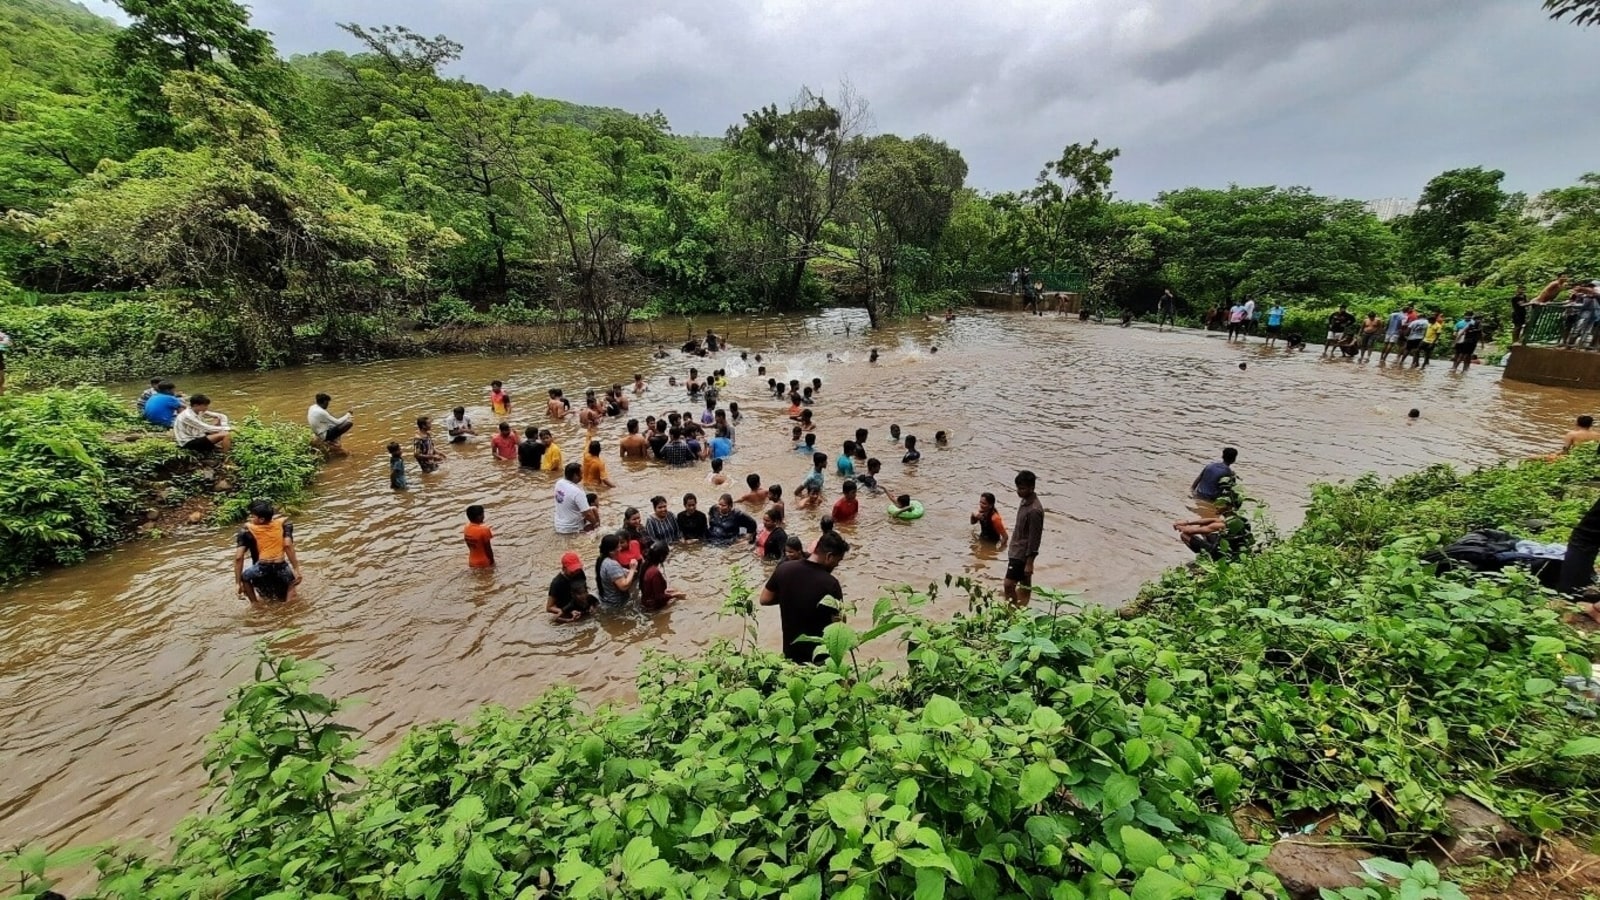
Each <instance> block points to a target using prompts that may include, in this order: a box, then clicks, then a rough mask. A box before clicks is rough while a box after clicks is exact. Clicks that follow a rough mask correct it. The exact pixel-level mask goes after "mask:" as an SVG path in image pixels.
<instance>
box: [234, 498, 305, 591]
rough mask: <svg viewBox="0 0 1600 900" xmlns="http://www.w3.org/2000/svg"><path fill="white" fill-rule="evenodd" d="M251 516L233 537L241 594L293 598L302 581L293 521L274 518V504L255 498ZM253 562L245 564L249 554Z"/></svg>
mask: <svg viewBox="0 0 1600 900" xmlns="http://www.w3.org/2000/svg"><path fill="white" fill-rule="evenodd" d="M248 513H249V518H248V519H246V520H245V523H244V527H243V528H241V529H239V533H238V534H237V535H235V537H234V546H235V547H236V548H237V549H235V550H234V554H233V580H234V582H235V583H237V585H238V588H239V594H240V596H242V597H244V598H245V599H247V600H249V601H250V602H251V603H256V602H258V601H259V600H260V599H261V598H262V597H265V598H266V599H268V600H285V601H291V602H292V601H293V600H294V595H295V588H296V587H297V586H299V584H300V581H301V575H300V558H299V556H297V555H296V554H295V549H294V525H292V524H290V522H289V521H288V520H287V519H282V518H274V516H275V511H274V510H273V508H272V504H271V503H270V502H269V501H266V500H255V501H252V502H251V504H250V506H249V509H248ZM247 554H248V555H249V557H250V565H248V566H246V565H245V564H244V558H245V556H246V555H247Z"/></svg>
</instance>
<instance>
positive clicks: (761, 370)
mask: <svg viewBox="0 0 1600 900" xmlns="http://www.w3.org/2000/svg"><path fill="white" fill-rule="evenodd" d="M756 374H757V375H765V374H767V367H766V366H760V367H759V368H757V369H756Z"/></svg>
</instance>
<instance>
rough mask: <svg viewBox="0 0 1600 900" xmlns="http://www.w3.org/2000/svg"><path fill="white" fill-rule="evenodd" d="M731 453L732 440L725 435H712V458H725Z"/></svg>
mask: <svg viewBox="0 0 1600 900" xmlns="http://www.w3.org/2000/svg"><path fill="white" fill-rule="evenodd" d="M732 455H733V441H730V440H728V439H727V438H725V437H714V438H712V439H711V458H712V459H726V458H728V457H729V456H732Z"/></svg>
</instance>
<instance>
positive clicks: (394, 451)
mask: <svg viewBox="0 0 1600 900" xmlns="http://www.w3.org/2000/svg"><path fill="white" fill-rule="evenodd" d="M385 449H387V450H388V451H389V455H390V456H399V455H400V444H399V443H397V442H395V441H390V442H389V446H388V447H386V448H385Z"/></svg>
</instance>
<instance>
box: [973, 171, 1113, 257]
mask: <svg viewBox="0 0 1600 900" xmlns="http://www.w3.org/2000/svg"><path fill="white" fill-rule="evenodd" d="M1119 155H1121V151H1120V150H1118V149H1117V148H1115V147H1107V148H1105V149H1104V150H1102V149H1100V142H1099V141H1098V140H1093V141H1090V142H1089V143H1088V144H1068V145H1067V146H1066V147H1065V148H1064V149H1063V150H1062V151H1061V156H1060V158H1058V159H1054V160H1051V161H1050V162H1048V163H1046V164H1045V167H1044V168H1043V169H1042V170H1040V172H1039V176H1038V178H1037V179H1036V180H1035V183H1034V186H1033V187H1032V188H1030V189H1029V190H1028V191H1026V192H1024V193H1022V194H1002V195H1000V196H998V197H996V198H995V202H996V203H997V204H998V205H999V206H1000V208H1001V209H1002V211H1004V212H1005V213H1006V215H1005V218H1004V222H1005V231H1004V232H1003V234H1002V240H1003V241H1004V243H1005V244H1006V245H1007V249H1008V250H1009V251H1010V254H1011V259H1012V260H1013V262H1012V265H1016V264H1019V263H1025V264H1027V265H1030V266H1032V267H1034V268H1035V269H1041V268H1042V269H1060V268H1074V269H1079V268H1084V267H1085V266H1086V265H1087V264H1088V262H1089V247H1090V246H1091V245H1093V243H1094V242H1095V241H1096V240H1097V239H1098V238H1099V236H1100V235H1101V233H1102V232H1103V230H1104V229H1105V228H1106V227H1107V225H1108V221H1107V218H1106V213H1107V204H1108V203H1109V202H1110V200H1111V174H1112V173H1111V162H1112V160H1115V159H1116V158H1117V157H1118V156H1119Z"/></svg>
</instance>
